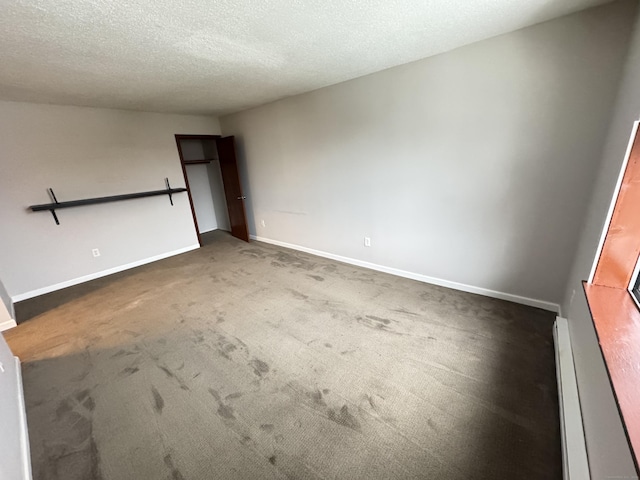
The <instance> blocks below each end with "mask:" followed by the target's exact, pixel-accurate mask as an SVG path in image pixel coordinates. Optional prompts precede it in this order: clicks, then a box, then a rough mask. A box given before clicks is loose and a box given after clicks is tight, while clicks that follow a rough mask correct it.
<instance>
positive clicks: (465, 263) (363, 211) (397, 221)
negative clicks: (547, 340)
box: [221, 2, 635, 303]
mask: <svg viewBox="0 0 640 480" xmlns="http://www.w3.org/2000/svg"><path fill="white" fill-rule="evenodd" d="M634 5H635V3H634V2H622V3H614V4H610V5H606V6H603V7H600V8H597V9H593V10H588V11H585V12H582V13H579V14H575V15H571V16H568V17H564V18H561V19H557V20H554V21H551V22H547V23H544V24H540V25H537V26H534V27H530V28H527V29H524V30H520V31H517V32H514V33H510V34H507V35H503V36H500V37H496V38H493V39H489V40H486V41H483V42H479V43H476V44H473V45H470V46H466V47H463V48H460V49H457V50H454V51H452V52H449V53H445V54H443V55H439V56H436V57H431V58H428V59H425V60H421V61H418V62H415V63H411V64H408V65H404V66H400V67H396V68H392V69H389V70H386V71H383V72H379V73H376V74H373V75H369V76H366V77H363V78H359V79H356V80H353V81H349V82H345V83H342V84H339V85H335V86H332V87H328V88H324V89H321V90H318V91H315V92H312V93H308V94H304V95H299V96H296V97H291V98H288V99H284V100H281V101H278V102H275V103H272V104H269V105H266V106H263V107H259V108H256V109H253V110H249V111H245V112H241V113H238V114H235V115H230V116H226V117H223V118H222V119H221V124H222V130H223V132H224V134H225V135H236V136H237V138H238V147H239V157H240V165H241V174H242V178H243V183H244V188H245V192H246V194H247V196H248V202H247V206H248V210H249V211H248V216H249V223H250V231H251V233H252V234H257V235H258V236H261V237H265V238H269V239H272V240H278V241H283V242H288V243H291V244H295V245H299V246H303V247H307V248H313V249H316V250H320V251H324V252H329V253H333V254H337V255H341V256H344V257H349V258H352V259H357V260H360V261H367V262H371V263H374V264H378V265H383V266H388V267H394V268H397V269H401V270H404V271H408V272H414V273H418V274H422V275H427V276H431V277H436V278H439V279H444V280H449V281H454V282H460V283H462V284H466V285H472V286H476V287H480V288H483V289H490V290H495V291H499V292H506V293H509V294H513V295H518V296H523V297H528V298H533V299H540V300H544V301H548V302H555V303H559V302H560V301H561V299H562V295H563V292H564V286H565V283H566V280H567V275H568V273H569V269H570V264H571V258H572V255H573V249H574V245H575V242H576V238H577V236H578V233H579V230H580V226H581V221H582V218H583V215H584V212H585V208H586V207H585V206H586V201H587V199H588V195H589V188H588V187H589V186H590V185H591V183H592V181H593V178H594V175H595V169H596V165H597V162H598V159H599V153H600V151H601V147H602V143H603V141H604V136H605V133H606V127H607V122H608V119H609V116H610V113H611V108H612V104H613V101H614V98H615V92H616V88H617V85H618V81H619V78H620V72H621V68H622V63H623V59H624V56H625V51H626V46H627V42H628V38H629V33H630V29H631V23H632V19H631V18H630V17H632V13H633V8H634ZM262 220H264V221H265V224H266V227H262V226H261V223H260V222H261V221H262ZM364 236H369V237H371V239H372V247H371V248H364V247H363V237H364Z"/></svg>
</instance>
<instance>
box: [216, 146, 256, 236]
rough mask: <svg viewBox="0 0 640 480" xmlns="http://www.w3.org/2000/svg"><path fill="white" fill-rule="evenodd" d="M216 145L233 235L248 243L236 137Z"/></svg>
mask: <svg viewBox="0 0 640 480" xmlns="http://www.w3.org/2000/svg"><path fill="white" fill-rule="evenodd" d="M216 144H217V146H218V159H219V161H220V172H221V173H222V184H223V185H224V196H225V198H226V199H227V210H228V211H229V224H230V225H231V235H233V236H234V237H236V238H239V239H240V240H244V241H245V242H248V241H249V231H248V230H247V215H246V213H245V209H244V200H245V198H246V197H245V196H244V195H243V194H242V187H241V186H240V177H239V176H238V162H237V161H236V146H235V141H234V137H225V138H219V139H218V140H217V142H216Z"/></svg>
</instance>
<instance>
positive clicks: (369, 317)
mask: <svg viewBox="0 0 640 480" xmlns="http://www.w3.org/2000/svg"><path fill="white" fill-rule="evenodd" d="M367 318H368V319H370V320H373V321H374V322H380V323H383V324H385V325H389V324H390V323H391V320H389V319H388V318H382V317H376V316H375V315H367Z"/></svg>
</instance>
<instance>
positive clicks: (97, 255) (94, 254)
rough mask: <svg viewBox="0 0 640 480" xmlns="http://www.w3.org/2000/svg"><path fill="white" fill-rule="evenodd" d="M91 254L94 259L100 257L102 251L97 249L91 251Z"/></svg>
mask: <svg viewBox="0 0 640 480" xmlns="http://www.w3.org/2000/svg"><path fill="white" fill-rule="evenodd" d="M91 253H92V254H93V256H94V257H99V256H100V250H98V249H97V248H94V249H93V250H91Z"/></svg>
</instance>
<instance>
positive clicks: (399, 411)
mask: <svg viewBox="0 0 640 480" xmlns="http://www.w3.org/2000/svg"><path fill="white" fill-rule="evenodd" d="M205 239H206V245H205V246H204V247H203V248H201V249H199V250H197V251H193V252H190V253H187V254H183V255H180V256H177V257H172V258H169V259H167V260H163V261H160V262H156V263H154V264H151V265H146V266H143V267H139V268H136V269H134V270H130V271H127V272H123V273H121V274H117V275H113V276H111V277H107V278H103V279H99V280H96V281H93V282H90V283H87V284H84V285H79V286H77V287H72V288H69V289H66V290H64V291H61V292H55V293H52V294H49V295H45V296H42V297H39V298H37V299H33V300H30V301H27V302H22V303H20V304H18V306H17V307H18V312H17V313H18V316H19V318H23V319H27V318H28V320H27V321H23V322H22V323H21V324H20V325H19V326H18V327H17V328H15V329H13V330H11V331H9V332H7V333H6V338H7V341H8V342H9V344H10V346H11V347H12V349H13V350H14V353H15V354H16V355H18V356H19V357H20V358H21V359H22V361H23V376H24V388H25V396H26V403H27V417H28V423H29V435H30V441H31V454H32V461H33V471H34V478H35V479H36V480H39V479H43V480H44V479H47V480H54V479H59V480H77V479H104V480H119V479H154V480H155V479H174V480H181V479H184V480H197V479H263V478H264V479H270V478H291V479H405V478H406V479H410V478H429V479H465V480H468V479H509V480H512V479H545V480H549V479H559V478H561V455H560V441H559V421H558V408H557V393H556V383H555V382H556V380H555V373H554V372H555V371H554V356H553V344H552V334H551V328H552V322H553V318H554V316H553V315H552V314H551V313H549V312H545V311H542V310H538V309H535V308H529V307H524V306H521V305H516V304H512V303H509V302H504V301H500V300H495V299H490V298H485V297H481V296H477V295H472V294H467V293H461V292H457V291H454V290H449V289H445V288H441V287H435V286H430V285H426V284H423V283H419V282H415V281H412V280H406V279H402V278H397V277H393V276H391V275H386V274H382V273H377V272H373V271H369V270H365V269H361V268H357V267H353V266H349V265H345V264H341V263H337V262H333V261H330V260H326V259H322V258H318V257H314V256H311V255H307V254H302V253H298V252H294V251H291V250H287V249H284V248H280V247H274V246H270V245H266V244H263V243H257V242H253V243H251V244H246V243H243V242H240V241H238V240H236V239H234V238H232V237H230V236H229V235H228V234H226V233H224V232H213V233H212V234H208V235H206V236H205Z"/></svg>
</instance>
